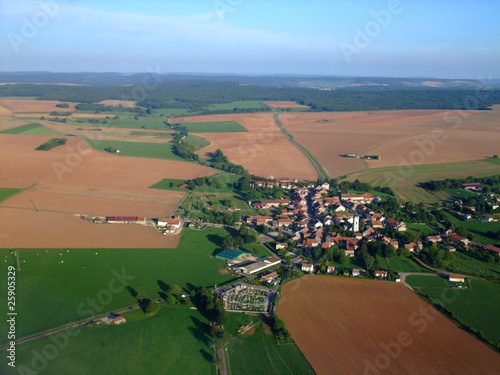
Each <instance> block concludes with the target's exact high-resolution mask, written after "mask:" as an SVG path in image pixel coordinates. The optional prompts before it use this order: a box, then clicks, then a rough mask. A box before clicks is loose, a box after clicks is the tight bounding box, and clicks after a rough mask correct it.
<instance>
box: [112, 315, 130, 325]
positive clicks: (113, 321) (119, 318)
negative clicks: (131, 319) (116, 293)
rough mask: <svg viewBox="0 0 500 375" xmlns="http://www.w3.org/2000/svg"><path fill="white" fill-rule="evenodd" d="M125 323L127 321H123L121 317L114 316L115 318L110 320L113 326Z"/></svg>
mask: <svg viewBox="0 0 500 375" xmlns="http://www.w3.org/2000/svg"><path fill="white" fill-rule="evenodd" d="M126 321H127V319H125V318H124V317H123V316H121V315H115V317H114V318H113V319H112V320H111V322H112V323H113V324H121V323H125V322H126Z"/></svg>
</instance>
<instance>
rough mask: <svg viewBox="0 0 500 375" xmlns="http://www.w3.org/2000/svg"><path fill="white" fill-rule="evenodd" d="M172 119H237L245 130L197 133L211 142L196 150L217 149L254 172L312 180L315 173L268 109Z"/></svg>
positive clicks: (205, 152)
mask: <svg viewBox="0 0 500 375" xmlns="http://www.w3.org/2000/svg"><path fill="white" fill-rule="evenodd" d="M172 121H173V122H176V123H183V122H207V121H237V122H239V123H240V124H241V125H242V126H243V127H245V128H246V129H247V130H248V133H246V132H245V133H243V132H242V133H197V135H199V136H200V137H203V138H205V139H207V140H208V141H210V142H211V145H210V146H207V147H205V148H203V149H201V150H199V151H198V152H197V154H199V155H200V156H202V157H207V156H210V155H211V154H212V153H213V152H214V151H215V150H217V149H221V150H222V152H224V155H226V156H227V157H228V159H229V160H230V161H231V162H233V163H236V164H240V165H242V166H243V167H244V168H245V169H247V170H248V171H249V172H250V173H252V174H255V175H257V176H264V177H267V176H273V177H274V178H286V177H295V178H298V179H302V180H316V179H317V178H318V175H317V174H316V171H315V170H314V167H313V166H312V164H311V163H310V161H309V160H308V159H307V157H306V156H305V155H304V154H303V153H302V152H301V151H300V150H299V149H298V148H296V147H295V146H294V145H292V144H291V143H290V142H289V141H288V140H287V139H286V137H285V135H284V134H283V133H282V132H281V131H280V129H279V128H278V125H276V123H275V122H274V120H273V114H272V113H252V114H236V115H209V116H194V117H180V118H176V119H172Z"/></svg>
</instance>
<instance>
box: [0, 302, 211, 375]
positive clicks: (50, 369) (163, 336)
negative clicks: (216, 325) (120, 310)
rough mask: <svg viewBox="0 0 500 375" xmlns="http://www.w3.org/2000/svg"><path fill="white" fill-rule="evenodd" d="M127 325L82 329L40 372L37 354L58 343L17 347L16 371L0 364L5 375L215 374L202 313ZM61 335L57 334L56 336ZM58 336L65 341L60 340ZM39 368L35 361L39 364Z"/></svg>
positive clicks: (133, 316) (139, 319)
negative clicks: (20, 374)
mask: <svg viewBox="0 0 500 375" xmlns="http://www.w3.org/2000/svg"><path fill="white" fill-rule="evenodd" d="M123 316H124V317H125V318H126V319H127V322H126V323H123V324H120V325H98V326H96V325H95V324H93V325H92V326H85V327H81V328H80V329H79V331H75V333H76V332H78V333H77V334H76V335H75V336H74V337H70V338H69V340H68V341H67V343H66V345H65V347H64V346H62V345H61V349H59V350H58V353H57V356H56V357H55V358H53V359H51V360H49V361H47V364H46V367H45V368H44V369H43V370H42V371H40V372H38V371H37V372H27V371H25V372H18V370H19V371H21V369H22V367H21V366H26V368H28V369H31V370H32V371H33V367H32V363H33V359H34V358H35V357H34V353H36V352H38V353H44V348H46V347H48V346H50V345H52V344H54V342H53V341H52V339H51V338H49V337H43V338H40V339H37V340H35V341H31V342H28V343H25V344H22V345H19V346H17V350H16V365H17V370H15V371H12V370H11V369H10V368H9V367H8V366H6V364H5V362H6V361H5V360H2V361H1V364H0V369H1V373H2V374H19V373H25V374H34V373H36V374H40V375H44V374H54V375H55V374H72V375H87V374H124V375H126V374H130V375H132V374H134V375H140V374H144V375H148V374H168V375H175V374H179V375H184V374H215V373H216V372H215V366H214V364H213V363H212V359H213V351H212V350H211V348H210V347H209V345H208V339H209V322H208V320H207V319H206V318H205V317H203V316H202V315H201V314H200V313H199V312H198V311H196V310H190V309H188V308H184V307H170V306H163V307H162V308H161V310H160V311H159V312H158V313H157V314H156V315H154V316H152V317H146V316H145V314H144V313H143V312H142V310H134V311H130V312H127V313H125V314H123ZM56 336H58V335H56ZM59 337H61V336H60V335H59ZM60 340H61V342H64V341H63V339H60ZM35 364H36V362H35Z"/></svg>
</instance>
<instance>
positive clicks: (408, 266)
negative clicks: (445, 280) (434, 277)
mask: <svg viewBox="0 0 500 375" xmlns="http://www.w3.org/2000/svg"><path fill="white" fill-rule="evenodd" d="M389 265H390V266H391V269H392V270H393V271H396V272H430V271H429V270H428V269H427V268H424V267H422V266H420V265H419V264H417V263H416V262H414V261H413V260H411V259H410V258H402V257H399V256H394V257H392V258H391V259H390V260H389Z"/></svg>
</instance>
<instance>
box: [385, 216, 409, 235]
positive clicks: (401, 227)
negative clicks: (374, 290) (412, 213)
mask: <svg viewBox="0 0 500 375" xmlns="http://www.w3.org/2000/svg"><path fill="white" fill-rule="evenodd" d="M384 223H385V224H386V226H388V227H389V228H394V229H396V230H397V231H398V232H402V231H405V230H406V224H405V223H404V222H402V221H397V220H394V219H391V218H387V219H385V220H384Z"/></svg>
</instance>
